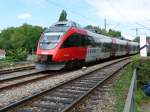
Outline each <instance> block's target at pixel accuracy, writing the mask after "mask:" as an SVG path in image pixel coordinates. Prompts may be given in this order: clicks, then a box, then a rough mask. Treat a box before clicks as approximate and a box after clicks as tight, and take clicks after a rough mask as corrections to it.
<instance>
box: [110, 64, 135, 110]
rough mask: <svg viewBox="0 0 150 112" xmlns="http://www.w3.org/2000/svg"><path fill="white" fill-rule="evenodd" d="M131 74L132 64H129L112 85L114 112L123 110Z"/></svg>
mask: <svg viewBox="0 0 150 112" xmlns="http://www.w3.org/2000/svg"><path fill="white" fill-rule="evenodd" d="M132 74H133V68H132V64H129V65H128V66H127V67H126V68H125V70H124V71H123V74H122V75H121V76H120V79H119V80H117V81H116V82H115V84H114V85H113V94H114V96H115V97H116V101H115V109H116V112H122V111H123V109H124V105H125V101H126V97H127V93H128V89H129V87H130V83H131V79H132Z"/></svg>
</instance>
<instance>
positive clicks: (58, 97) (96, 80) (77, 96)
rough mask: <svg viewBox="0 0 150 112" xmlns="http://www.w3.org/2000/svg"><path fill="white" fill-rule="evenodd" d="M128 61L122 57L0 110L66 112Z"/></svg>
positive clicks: (2, 111)
mask: <svg viewBox="0 0 150 112" xmlns="http://www.w3.org/2000/svg"><path fill="white" fill-rule="evenodd" d="M129 62H130V60H129V59H127V58H124V59H120V60H117V61H115V62H113V63H111V64H109V65H106V66H104V67H102V68H101V69H96V70H94V71H90V72H88V73H85V74H84V75H81V76H79V77H76V78H74V79H72V80H70V81H68V82H64V83H62V84H60V85H57V86H55V87H53V88H51V89H48V90H45V91H42V92H40V93H37V94H33V95H32V96H29V97H27V98H24V99H22V100H20V101H18V102H15V103H12V104H10V105H9V106H7V107H4V108H1V109H0V112H5V111H13V112H34V111H37V112H61V111H62V112H67V111H71V110H72V109H73V108H74V107H75V106H76V105H77V104H78V103H79V102H80V101H81V100H82V99H84V98H85V97H86V96H87V95H89V94H90V93H91V92H92V91H93V90H94V89H95V88H97V87H98V86H99V85H101V84H103V83H104V82H105V81H106V80H108V79H109V78H111V77H112V76H113V75H114V74H115V73H116V72H118V70H120V69H122V68H123V67H124V66H125V65H127V64H128V63H129Z"/></svg>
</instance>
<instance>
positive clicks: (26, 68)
mask: <svg viewBox="0 0 150 112" xmlns="http://www.w3.org/2000/svg"><path fill="white" fill-rule="evenodd" d="M34 68H35V66H34V65H28V66H21V67H13V66H12V67H10V68H6V69H1V70H0V75H3V74H8V73H12V72H18V71H24V70H31V69H34Z"/></svg>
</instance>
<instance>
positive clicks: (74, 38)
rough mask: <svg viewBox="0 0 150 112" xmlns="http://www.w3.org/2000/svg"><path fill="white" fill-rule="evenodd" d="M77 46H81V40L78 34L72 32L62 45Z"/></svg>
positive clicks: (65, 46) (64, 46)
mask: <svg viewBox="0 0 150 112" xmlns="http://www.w3.org/2000/svg"><path fill="white" fill-rule="evenodd" d="M77 46H82V40H81V36H80V35H79V34H72V35H71V36H70V37H68V39H67V40H66V41H65V42H64V43H63V45H62V47H63V48H67V47H77Z"/></svg>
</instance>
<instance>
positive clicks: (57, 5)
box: [48, 0, 97, 24]
mask: <svg viewBox="0 0 150 112" xmlns="http://www.w3.org/2000/svg"><path fill="white" fill-rule="evenodd" d="M48 2H49V3H51V4H52V5H53V6H55V7H57V8H59V9H66V7H64V6H62V5H61V4H58V3H56V2H54V1H52V0H48ZM66 10H67V11H68V12H70V13H72V14H74V15H77V16H78V17H79V16H80V18H82V19H84V20H85V21H87V22H88V23H91V22H92V23H95V24H97V23H96V22H95V21H91V18H89V17H88V16H86V15H83V14H81V13H79V12H76V11H74V10H71V9H66Z"/></svg>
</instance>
